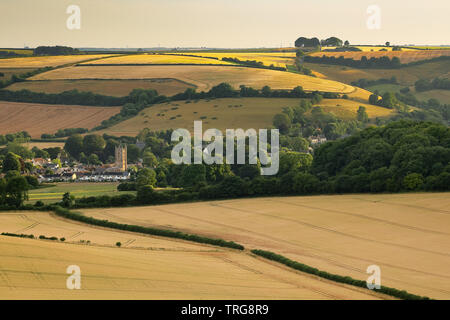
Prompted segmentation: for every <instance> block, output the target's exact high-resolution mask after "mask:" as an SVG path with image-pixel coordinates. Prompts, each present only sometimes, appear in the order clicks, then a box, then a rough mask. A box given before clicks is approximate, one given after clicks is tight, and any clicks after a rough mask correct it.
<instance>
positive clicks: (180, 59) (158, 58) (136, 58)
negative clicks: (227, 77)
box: [82, 54, 232, 65]
mask: <svg viewBox="0 0 450 320" xmlns="http://www.w3.org/2000/svg"><path fill="white" fill-rule="evenodd" d="M82 64H83V63H82ZM84 64H94V65H95V64H225V65H227V64H232V63H229V62H226V61H221V60H216V59H205V58H201V57H191V56H181V55H170V54H133V55H123V56H118V57H112V58H104V59H99V60H95V61H91V62H85V63H84Z"/></svg>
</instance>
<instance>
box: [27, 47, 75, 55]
mask: <svg viewBox="0 0 450 320" xmlns="http://www.w3.org/2000/svg"><path fill="white" fill-rule="evenodd" d="M33 54H34V55H36V56H42V55H47V56H63V55H71V54H82V52H80V50H78V49H74V48H71V47H65V46H53V47H50V46H40V47H37V48H36V49H34V50H33Z"/></svg>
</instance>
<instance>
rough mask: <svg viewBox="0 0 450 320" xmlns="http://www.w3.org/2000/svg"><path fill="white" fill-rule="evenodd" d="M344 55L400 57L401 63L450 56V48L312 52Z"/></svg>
mask: <svg viewBox="0 0 450 320" xmlns="http://www.w3.org/2000/svg"><path fill="white" fill-rule="evenodd" d="M324 55H325V56H328V57H336V58H339V57H344V58H349V59H354V60H361V58H362V57H363V56H365V57H367V59H370V58H372V57H375V58H380V57H384V56H387V57H389V58H391V59H392V58H393V57H398V58H399V59H400V61H401V63H410V62H415V61H421V60H429V59H433V58H438V57H441V56H450V51H449V50H405V51H369V52H364V51H363V52H361V51H355V52H314V53H311V56H313V57H322V56H324Z"/></svg>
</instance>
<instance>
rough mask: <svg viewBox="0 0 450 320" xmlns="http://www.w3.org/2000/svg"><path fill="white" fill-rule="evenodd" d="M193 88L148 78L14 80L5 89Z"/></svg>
mask: <svg viewBox="0 0 450 320" xmlns="http://www.w3.org/2000/svg"><path fill="white" fill-rule="evenodd" d="M187 88H195V86H194V85H189V84H187V83H184V82H182V81H179V80H176V79H148V80H126V79H125V80H42V81H24V82H16V83H14V84H13V85H10V86H9V87H8V88H7V89H8V90H12V91H17V90H22V89H27V90H30V91H34V92H45V93H61V92H64V91H68V90H75V89H76V90H78V91H89V92H93V93H98V94H103V95H107V96H114V97H123V96H126V95H128V94H129V93H130V92H131V91H132V90H133V89H154V90H156V91H158V93H159V94H163V95H166V96H172V95H175V94H177V93H180V92H184V91H185V90H186V89H187Z"/></svg>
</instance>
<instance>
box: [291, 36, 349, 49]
mask: <svg viewBox="0 0 450 320" xmlns="http://www.w3.org/2000/svg"><path fill="white" fill-rule="evenodd" d="M343 44H344V42H343V41H342V40H341V39H339V38H336V37H330V38H327V39H324V40H319V39H318V38H316V37H314V38H305V37H300V38H298V39H297V40H295V46H296V47H297V48H299V47H318V46H324V47H342V45H343ZM345 45H346V46H349V45H350V43H349V42H348V41H345Z"/></svg>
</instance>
